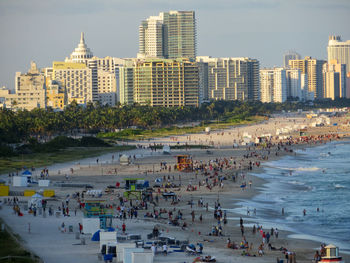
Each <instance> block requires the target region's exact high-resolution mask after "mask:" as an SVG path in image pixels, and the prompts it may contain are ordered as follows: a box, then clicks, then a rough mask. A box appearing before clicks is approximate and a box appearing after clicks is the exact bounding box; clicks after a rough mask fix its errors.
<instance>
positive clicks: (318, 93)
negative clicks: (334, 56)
mask: <svg viewBox="0 0 350 263" xmlns="http://www.w3.org/2000/svg"><path fill="white" fill-rule="evenodd" d="M324 63H326V61H324V60H318V59H313V58H311V57H305V58H304V59H296V60H290V61H289V66H290V68H292V69H299V70H300V71H301V74H307V79H308V92H309V93H310V94H311V93H313V95H314V98H318V99H321V98H323V74H322V70H323V64H324Z"/></svg>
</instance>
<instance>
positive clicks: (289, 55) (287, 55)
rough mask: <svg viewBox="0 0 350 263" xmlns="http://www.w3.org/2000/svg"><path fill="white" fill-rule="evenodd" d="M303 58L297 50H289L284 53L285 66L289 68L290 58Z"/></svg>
mask: <svg viewBox="0 0 350 263" xmlns="http://www.w3.org/2000/svg"><path fill="white" fill-rule="evenodd" d="M296 59H301V56H300V55H299V54H298V53H297V52H295V51H292V50H290V51H288V52H287V53H285V54H284V55H283V67H284V68H289V60H296Z"/></svg>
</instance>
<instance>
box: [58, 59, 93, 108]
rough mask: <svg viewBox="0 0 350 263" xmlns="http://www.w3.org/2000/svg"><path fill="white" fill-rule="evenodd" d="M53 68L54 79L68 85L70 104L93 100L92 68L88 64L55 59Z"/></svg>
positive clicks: (85, 102)
mask: <svg viewBox="0 0 350 263" xmlns="http://www.w3.org/2000/svg"><path fill="white" fill-rule="evenodd" d="M52 69H53V72H52V77H53V79H54V80H56V81H59V82H61V83H62V85H64V86H65V87H66V91H67V99H68V104H70V103H72V101H74V100H75V101H76V102H77V103H78V104H87V103H88V102H92V70H91V69H90V68H88V67H87V65H86V64H84V63H71V62H58V61H54V62H53V64H52Z"/></svg>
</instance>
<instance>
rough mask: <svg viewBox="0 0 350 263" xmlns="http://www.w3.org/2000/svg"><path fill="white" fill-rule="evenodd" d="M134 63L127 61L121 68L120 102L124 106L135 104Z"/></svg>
mask: <svg viewBox="0 0 350 263" xmlns="http://www.w3.org/2000/svg"><path fill="white" fill-rule="evenodd" d="M134 64H135V62H134V61H131V60H129V61H126V62H125V63H124V65H123V66H120V67H119V90H118V93H119V102H120V104H122V105H131V104H133V103H134Z"/></svg>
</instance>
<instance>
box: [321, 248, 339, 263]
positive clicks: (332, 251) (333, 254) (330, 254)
mask: <svg viewBox="0 0 350 263" xmlns="http://www.w3.org/2000/svg"><path fill="white" fill-rule="evenodd" d="M325 249H326V256H325V257H322V259H321V261H320V262H337V263H344V261H342V257H340V256H339V248H338V247H336V246H334V245H332V244H330V245H328V246H326V247H325Z"/></svg>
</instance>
